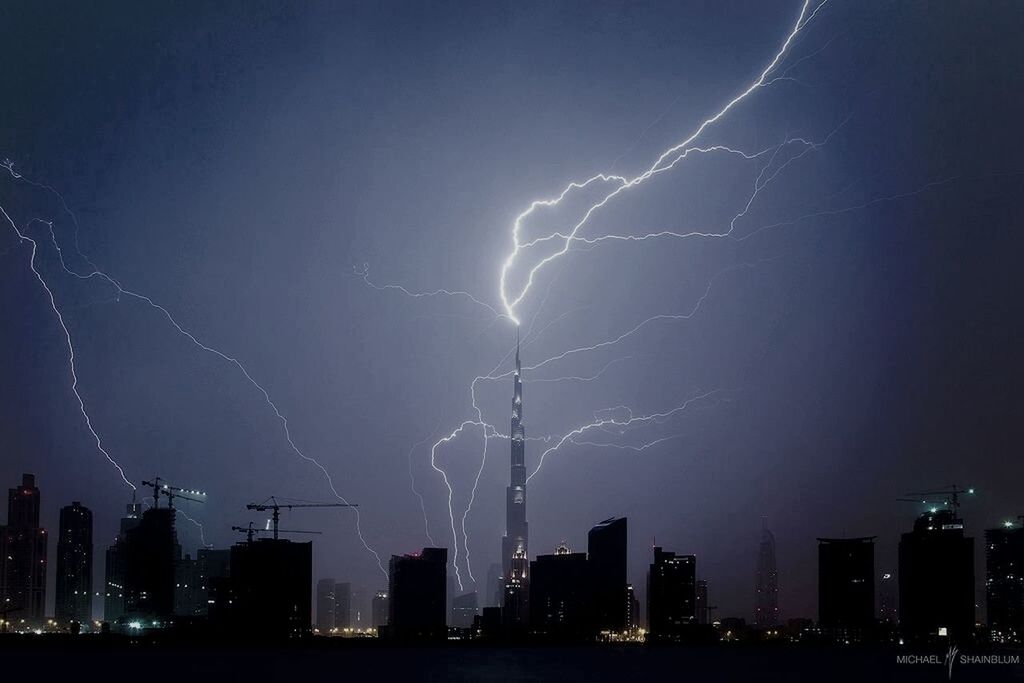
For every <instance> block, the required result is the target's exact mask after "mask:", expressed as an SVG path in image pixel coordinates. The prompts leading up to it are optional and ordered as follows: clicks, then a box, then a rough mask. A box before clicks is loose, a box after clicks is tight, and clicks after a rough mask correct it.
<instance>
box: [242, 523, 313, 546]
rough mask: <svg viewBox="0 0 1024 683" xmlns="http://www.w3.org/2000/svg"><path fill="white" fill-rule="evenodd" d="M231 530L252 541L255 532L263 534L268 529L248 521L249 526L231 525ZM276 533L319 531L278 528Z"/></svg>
mask: <svg viewBox="0 0 1024 683" xmlns="http://www.w3.org/2000/svg"><path fill="white" fill-rule="evenodd" d="M231 530H232V531H238V532H241V533H243V534H245V540H246V542H247V543H252V537H253V536H254V535H256V534H265V533H267V531H269V529H258V528H255V527H253V525H252V522H249V526H233V527H231ZM278 533H281V534H320V533H321V532H319V531H297V530H295V529H278Z"/></svg>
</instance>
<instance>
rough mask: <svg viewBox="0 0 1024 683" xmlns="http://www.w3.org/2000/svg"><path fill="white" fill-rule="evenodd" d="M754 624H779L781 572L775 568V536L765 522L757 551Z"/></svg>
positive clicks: (765, 521)
mask: <svg viewBox="0 0 1024 683" xmlns="http://www.w3.org/2000/svg"><path fill="white" fill-rule="evenodd" d="M755 597H756V603H755V605H754V623H755V624H756V625H758V626H777V625H778V623H779V572H778V570H777V568H776V567H775V536H774V535H773V534H772V532H771V531H769V530H768V520H763V524H762V527H761V544H760V546H759V547H758V550H757V593H756V596H755Z"/></svg>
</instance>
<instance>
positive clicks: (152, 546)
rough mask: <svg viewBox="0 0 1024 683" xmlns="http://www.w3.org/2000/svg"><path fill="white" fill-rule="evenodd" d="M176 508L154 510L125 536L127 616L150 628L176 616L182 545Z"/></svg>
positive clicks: (143, 514) (161, 624)
mask: <svg viewBox="0 0 1024 683" xmlns="http://www.w3.org/2000/svg"><path fill="white" fill-rule="evenodd" d="M174 519H175V512H174V509H173V508H157V507H153V508H150V509H149V510H146V511H145V512H143V513H142V518H141V519H140V520H139V523H138V525H136V526H134V527H133V528H131V529H130V530H129V531H128V532H127V533H126V535H125V546H124V550H125V564H124V609H125V614H124V617H125V618H126V619H128V621H129V623H133V624H137V625H140V626H143V627H146V628H149V627H160V626H164V625H165V624H166V622H167V621H169V620H170V619H171V617H173V616H174V607H175V604H174V602H175V584H176V583H177V582H176V579H177V567H178V563H179V562H180V561H181V546H180V545H178V535H177V531H176V529H175V526H174Z"/></svg>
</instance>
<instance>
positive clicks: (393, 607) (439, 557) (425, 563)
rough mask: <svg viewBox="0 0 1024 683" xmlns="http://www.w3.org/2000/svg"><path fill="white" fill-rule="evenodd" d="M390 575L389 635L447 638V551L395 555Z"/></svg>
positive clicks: (432, 550)
mask: <svg viewBox="0 0 1024 683" xmlns="http://www.w3.org/2000/svg"><path fill="white" fill-rule="evenodd" d="M389 569H390V571H389V572H388V595H389V598H388V599H389V603H388V628H387V632H388V635H390V636H392V637H395V638H401V639H428V640H429V639H434V640H443V639H444V638H445V637H446V636H447V631H448V629H447V624H446V621H445V618H446V616H447V615H446V614H445V612H446V611H447V609H446V608H447V604H448V600H447V582H446V579H447V574H448V550H447V548H424V549H423V551H422V552H421V553H420V554H418V555H392V556H391V562H390V565H389Z"/></svg>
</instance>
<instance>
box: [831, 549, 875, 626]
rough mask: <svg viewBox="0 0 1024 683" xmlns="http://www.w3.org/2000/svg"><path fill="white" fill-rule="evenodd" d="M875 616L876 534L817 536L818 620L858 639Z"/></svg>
mask: <svg viewBox="0 0 1024 683" xmlns="http://www.w3.org/2000/svg"><path fill="white" fill-rule="evenodd" d="M874 619H875V537H874V536H870V537H863V538H819V539H818V623H819V624H820V625H821V627H822V629H823V630H825V631H827V632H828V633H829V635H830V636H832V637H833V638H836V639H837V640H843V641H857V640H861V639H863V637H864V636H865V633H866V631H867V630H868V629H870V628H871V626H872V625H873V624H874Z"/></svg>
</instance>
